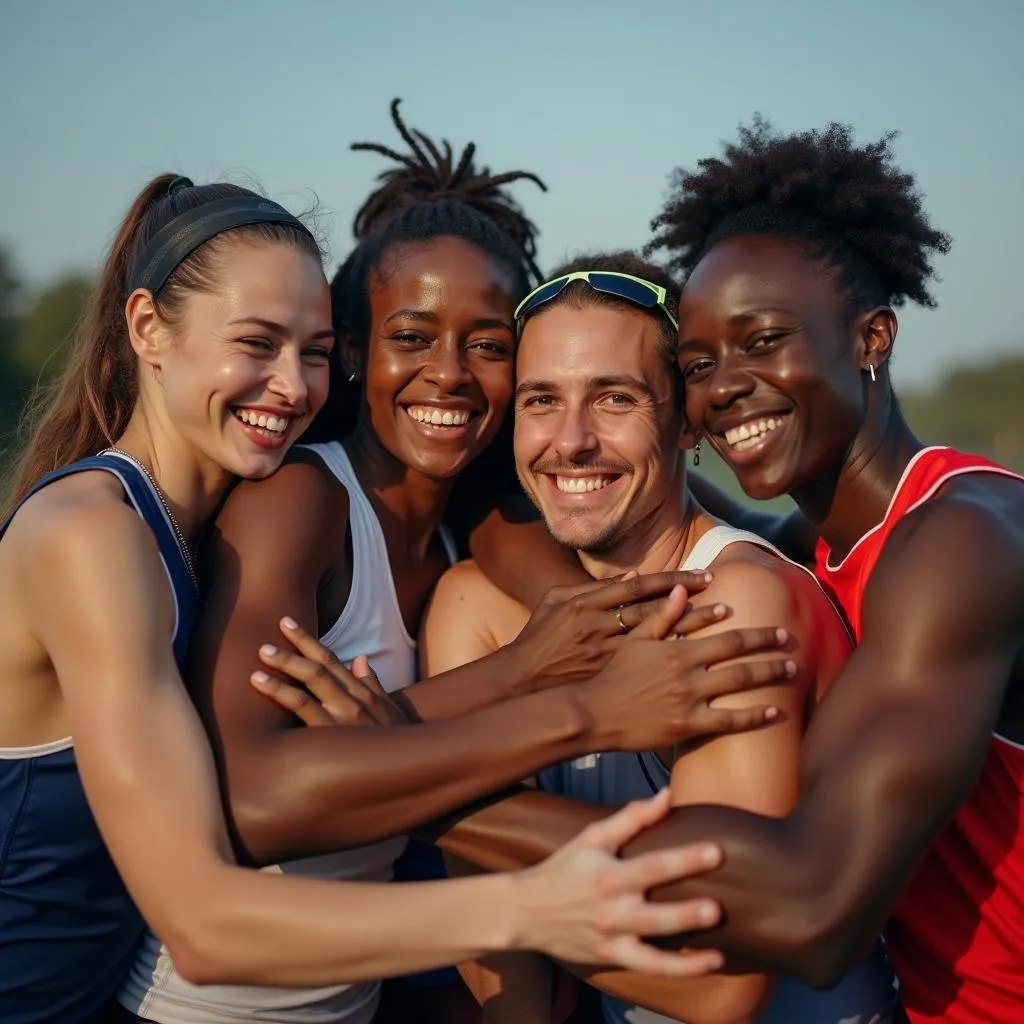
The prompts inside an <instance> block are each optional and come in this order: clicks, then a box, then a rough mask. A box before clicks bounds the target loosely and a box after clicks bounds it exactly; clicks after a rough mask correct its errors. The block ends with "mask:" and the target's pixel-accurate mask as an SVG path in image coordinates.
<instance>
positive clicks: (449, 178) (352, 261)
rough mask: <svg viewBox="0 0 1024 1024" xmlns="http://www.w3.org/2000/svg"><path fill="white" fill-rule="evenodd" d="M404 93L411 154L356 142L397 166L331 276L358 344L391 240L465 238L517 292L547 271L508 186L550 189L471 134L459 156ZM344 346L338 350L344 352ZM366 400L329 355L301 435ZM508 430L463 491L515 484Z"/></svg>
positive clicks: (385, 176)
mask: <svg viewBox="0 0 1024 1024" xmlns="http://www.w3.org/2000/svg"><path fill="white" fill-rule="evenodd" d="M400 102H401V101H400V100H398V99H395V100H393V101H392V103H391V119H392V122H393V123H394V125H395V128H396V129H397V130H398V134H399V136H400V137H401V138H402V140H403V142H404V143H405V144H406V146H407V147H408V152H407V153H402V152H399V151H397V150H395V149H392V148H390V147H389V146H386V145H384V144H382V143H377V142H356V143H353V145H352V146H351V147H350V148H351V149H353V150H357V151H365V152H371V153H377V154H379V155H380V156H383V157H386V158H387V159H388V160H390V161H392V166H391V167H388V168H385V170H383V171H382V172H381V173H380V174H379V175H378V176H377V181H378V182H379V185H378V187H377V188H376V189H375V190H374V191H373V192H372V193H371V194H370V195H369V197H368V198H367V199H366V201H365V202H364V203H363V204H362V206H360V208H359V210H358V211H357V213H356V215H355V218H354V220H353V222H352V234H353V236H354V238H355V240H356V245H355V247H354V248H353V249H352V251H351V252H350V253H349V254H348V256H347V258H346V259H345V261H344V262H343V263H342V264H341V266H340V267H339V268H338V271H337V273H336V274H335V275H334V279H333V280H332V281H331V305H332V315H333V320H334V329H335V331H337V333H338V336H339V338H343V339H344V338H347V339H349V340H350V341H353V342H354V343H355V344H356V345H358V346H360V347H364V346H365V345H366V344H367V342H368V334H369V329H370V300H369V288H370V283H371V280H372V278H373V275H374V274H376V273H377V272H378V271H379V270H380V269H381V267H382V266H383V264H384V263H385V261H386V259H387V257H388V253H389V251H390V250H391V249H392V247H394V246H397V245H401V244H404V243H413V244H415V243H417V242H430V241H432V240H433V239H435V238H442V237H454V238H460V239H462V240H463V241H466V242H468V243H470V244H471V245H474V246H476V247H477V248H478V249H480V250H481V251H482V252H484V253H486V254H488V255H489V256H491V257H492V258H493V259H495V260H496V261H497V262H498V263H499V264H500V265H501V266H503V267H504V268H506V269H507V270H508V272H509V273H510V274H511V275H512V279H513V283H514V289H515V293H516V297H519V296H522V295H524V294H526V292H527V291H528V290H529V288H530V286H531V284H532V283H534V282H537V281H539V280H540V279H541V272H540V268H539V267H538V266H537V262H536V256H537V236H538V230H537V227H536V225H535V224H534V223H533V222H532V221H531V220H530V219H529V218H528V217H527V216H526V215H525V213H524V212H523V210H522V208H521V207H520V205H519V204H518V203H517V202H516V200H515V199H513V198H512V196H511V195H509V193H508V191H507V189H506V188H505V186H507V185H510V184H512V183H513V182H516V181H531V182H533V183H534V184H535V185H537V186H538V187H539V188H540V189H542V190H543V191H547V186H546V185H545V184H544V182H543V181H542V180H541V179H540V178H539V177H538V176H537V175H536V174H533V173H532V172H530V171H521V170H517V171H508V172H505V173H501V174H492V173H491V171H490V170H489V169H488V168H487V167H478V166H477V164H476V162H475V157H476V145H475V143H472V142H471V143H469V144H468V145H467V146H466V147H465V149H463V151H462V153H461V155H460V157H459V159H458V160H455V158H454V151H453V150H452V147H451V145H450V143H449V142H448V141H447V140H443V139H442V140H441V141H440V143H436V142H434V141H433V140H432V139H431V138H430V137H429V136H427V135H426V134H425V133H424V132H421V131H418V130H417V129H415V128H410V127H408V126H407V125H406V123H405V121H404V120H403V119H402V116H401V115H400V113H399V109H398V108H399V104H400ZM340 348H341V346H338V348H337V349H336V350H335V351H337V352H339V354H340ZM361 400H362V399H361V384H360V383H359V382H351V381H349V380H348V379H347V376H346V375H345V373H344V371H343V370H342V368H341V365H340V361H339V360H337V359H335V360H332V366H331V391H330V398H329V399H328V401H327V404H326V406H325V407H324V409H323V410H322V411H321V412H320V414H319V416H318V417H317V419H316V421H315V422H314V423H313V424H312V426H311V427H310V429H309V432H308V433H307V435H306V437H305V438H304V440H309V441H314V442H315V441H329V440H337V439H339V438H343V437H345V436H346V435H347V434H348V433H350V432H351V430H352V428H353V427H354V426H355V422H356V418H357V416H358V412H359V405H360V402H361ZM511 437H512V417H511V415H509V416H508V417H506V422H505V424H504V425H503V426H502V429H501V431H500V432H499V434H498V436H497V437H496V438H495V440H494V441H493V442H492V444H491V445H490V446H489V448H488V449H487V451H486V452H485V453H483V455H481V456H480V457H479V458H477V459H476V460H474V462H473V463H472V464H471V465H470V467H469V468H468V469H467V470H466V471H465V472H463V473H462V474H461V476H460V484H459V487H460V490H462V489H463V488H470V487H479V486H487V487H490V486H500V487H503V488H510V489H515V488H516V487H517V484H516V479H515V468H514V465H513V463H512V457H511V451H512V449H511V443H512V442H511ZM471 481H472V482H471ZM498 481H500V483H499V482H498ZM453 504H455V502H453Z"/></svg>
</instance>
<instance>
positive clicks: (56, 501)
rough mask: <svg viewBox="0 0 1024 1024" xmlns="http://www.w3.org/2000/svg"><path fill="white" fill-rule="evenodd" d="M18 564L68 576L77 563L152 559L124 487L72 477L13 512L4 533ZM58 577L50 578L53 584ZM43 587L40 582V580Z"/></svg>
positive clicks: (111, 480)
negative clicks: (113, 558) (116, 554)
mask: <svg viewBox="0 0 1024 1024" xmlns="http://www.w3.org/2000/svg"><path fill="white" fill-rule="evenodd" d="M7 536H8V538H9V539H10V541H12V542H13V546H14V547H15V549H16V551H17V553H18V562H19V563H20V564H21V565H24V566H28V567H30V568H32V569H33V570H39V572H38V573H36V572H34V574H35V575H39V576H43V575H44V573H43V572H42V570H44V569H46V570H48V571H51V572H52V571H54V570H57V569H59V570H61V572H65V571H70V570H71V568H72V566H74V565H77V564H78V563H80V562H84V563H85V564H86V565H95V564H96V563H97V561H99V563H100V564H102V560H103V559H105V558H109V557H110V556H111V554H112V553H113V552H115V551H119V552H121V560H122V561H124V560H125V558H130V557H131V556H132V555H133V554H135V555H138V554H139V553H145V552H150V553H152V555H153V556H156V555H157V544H156V539H155V538H154V536H153V533H152V531H151V530H150V529H149V527H148V526H147V525H146V523H145V522H144V521H143V520H142V518H141V517H140V516H139V515H138V513H137V512H136V511H135V510H134V509H133V508H132V507H131V506H130V505H128V503H127V502H126V501H125V494H124V488H123V486H122V485H121V482H120V481H119V480H118V479H117V477H115V476H114V475H113V474H112V473H107V472H104V471H102V470H96V471H88V472H83V473H76V474H74V475H72V476H68V477H65V478H64V479H62V480H57V481H55V482H54V483H52V484H50V485H49V486H48V487H46V488H44V489H43V490H41V491H40V492H39V493H38V494H35V495H33V496H32V497H31V498H29V499H28V501H26V502H25V504H24V505H22V506H21V508H20V509H18V512H17V513H16V515H15V516H14V519H13V520H12V522H11V525H10V527H9V531H8V535H7ZM61 579H62V577H61V576H60V575H58V576H56V577H52V581H53V582H54V583H57V582H58V581H60V580H61ZM41 582H45V580H41Z"/></svg>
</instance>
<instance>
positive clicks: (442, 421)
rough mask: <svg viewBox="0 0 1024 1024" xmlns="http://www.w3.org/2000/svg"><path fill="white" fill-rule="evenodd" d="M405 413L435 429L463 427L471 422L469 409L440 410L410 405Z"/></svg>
mask: <svg viewBox="0 0 1024 1024" xmlns="http://www.w3.org/2000/svg"><path fill="white" fill-rule="evenodd" d="M405 411H406V412H407V413H408V414H409V415H410V416H411V417H412V418H413V419H414V420H416V421H417V422H418V423H429V424H430V425H431V426H433V427H462V426H465V425H466V424H467V423H468V422H469V410H468V409H444V410H441V409H438V408H436V407H432V406H426V405H408V406H406V407H405Z"/></svg>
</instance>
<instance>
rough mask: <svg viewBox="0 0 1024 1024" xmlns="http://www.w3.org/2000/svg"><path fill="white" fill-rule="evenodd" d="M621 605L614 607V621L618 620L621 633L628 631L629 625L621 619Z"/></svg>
mask: <svg viewBox="0 0 1024 1024" xmlns="http://www.w3.org/2000/svg"><path fill="white" fill-rule="evenodd" d="M622 607H623V606H622V605H621V604H620V605H619V607H618V608H616V609H615V621H616V622H618V624H619V629H621V630H622V632H623V633H628V632H629V627H628V626H627V625H626V624H625V623H624V622H623V621H622Z"/></svg>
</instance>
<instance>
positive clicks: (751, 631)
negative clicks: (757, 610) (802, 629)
mask: <svg viewBox="0 0 1024 1024" xmlns="http://www.w3.org/2000/svg"><path fill="white" fill-rule="evenodd" d="M788 639H789V634H788V633H787V632H786V631H785V630H784V629H775V628H774V627H773V626H755V627H750V628H748V629H730V630H727V631H726V632H725V633H716V634H715V635H714V636H708V637H702V638H701V639H699V640H688V641H687V643H688V644H689V645H690V650H689V654H690V656H691V657H692V663H693V664H695V665H706V666H711V665H717V664H719V663H720V662H723V661H731V660H732V659H733V658H742V657H743V656H744V655H747V654H757V653H759V652H761V651H770V650H775V649H778V648H779V647H781V646H782V645H783V644H784V643H785V642H786V641H787V640H788Z"/></svg>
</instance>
